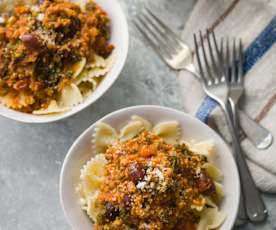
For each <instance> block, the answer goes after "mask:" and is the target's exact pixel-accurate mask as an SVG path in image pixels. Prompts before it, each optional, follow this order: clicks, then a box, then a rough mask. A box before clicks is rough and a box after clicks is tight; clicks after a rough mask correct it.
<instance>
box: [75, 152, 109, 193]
mask: <svg viewBox="0 0 276 230" xmlns="http://www.w3.org/2000/svg"><path fill="white" fill-rule="evenodd" d="M106 163H107V161H106V159H105V156H104V154H98V155H96V156H95V157H94V158H92V159H91V160H90V161H88V162H87V163H86V165H84V166H83V168H82V169H81V175H80V180H81V186H82V191H83V194H84V195H85V196H89V195H90V194H91V193H93V192H95V191H96V190H98V189H99V187H100V184H101V182H102V181H103V179H104V166H105V165H106Z"/></svg>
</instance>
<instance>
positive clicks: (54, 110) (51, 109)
mask: <svg viewBox="0 0 276 230" xmlns="http://www.w3.org/2000/svg"><path fill="white" fill-rule="evenodd" d="M68 110H70V107H60V106H58V104H57V102H56V101H55V100H52V101H51V102H50V104H49V106H48V107H47V108H46V109H40V110H35V111H33V114H35V115H47V114H53V113H62V112H66V111H68Z"/></svg>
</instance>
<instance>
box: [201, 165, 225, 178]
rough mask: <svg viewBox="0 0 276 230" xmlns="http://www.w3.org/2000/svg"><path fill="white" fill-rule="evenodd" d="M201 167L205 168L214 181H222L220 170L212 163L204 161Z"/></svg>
mask: <svg viewBox="0 0 276 230" xmlns="http://www.w3.org/2000/svg"><path fill="white" fill-rule="evenodd" d="M202 168H204V169H206V171H207V173H208V175H209V176H210V177H211V178H212V179H213V180H214V181H222V179H223V174H222V172H221V170H219V169H218V168H217V167H216V166H215V165H214V164H212V163H208V162H207V163H205V164H204V165H203V166H202Z"/></svg>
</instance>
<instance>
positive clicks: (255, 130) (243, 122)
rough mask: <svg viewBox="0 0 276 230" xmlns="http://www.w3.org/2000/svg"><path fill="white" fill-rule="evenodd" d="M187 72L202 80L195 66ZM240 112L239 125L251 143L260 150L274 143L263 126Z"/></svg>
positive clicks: (188, 67) (187, 69)
mask: <svg viewBox="0 0 276 230" xmlns="http://www.w3.org/2000/svg"><path fill="white" fill-rule="evenodd" d="M185 70H186V71H188V72H190V73H191V74H193V75H194V76H195V77H196V78H197V79H199V80H200V76H199V73H198V72H197V71H196V68H195V66H194V65H193V64H190V65H187V66H186V67H185ZM238 111H239V121H240V122H239V124H240V126H241V128H242V130H243V131H244V133H245V134H246V136H247V137H248V139H249V140H250V142H251V143H252V144H253V145H254V146H255V147H256V148H258V149H267V148H268V147H269V146H270V145H271V144H272V142H273V137H272V134H271V133H270V132H269V131H268V130H267V129H265V128H264V127H263V126H261V125H260V124H258V123H257V122H256V121H254V120H253V119H252V118H250V117H249V116H248V115H247V114H246V113H244V112H243V111H242V110H238Z"/></svg>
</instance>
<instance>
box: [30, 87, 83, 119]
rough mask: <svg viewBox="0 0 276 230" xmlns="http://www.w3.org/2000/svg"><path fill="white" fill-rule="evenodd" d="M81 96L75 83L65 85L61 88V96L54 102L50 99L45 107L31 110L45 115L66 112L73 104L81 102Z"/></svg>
mask: <svg viewBox="0 0 276 230" xmlns="http://www.w3.org/2000/svg"><path fill="white" fill-rule="evenodd" d="M82 101H83V97H82V95H81V92H80V90H79V88H78V87H77V86H76V85H75V84H73V83H72V84H71V85H67V86H65V87H64V88H63V90H62V92H61V96H60V98H59V99H58V101H57V102H56V101H55V100H52V101H51V103H50V104H49V106H48V107H47V108H46V109H40V110H35V111H33V114H36V115H46V114H52V113H60V112H66V111H68V110H70V109H71V108H72V107H73V106H75V105H78V104H80V103H82Z"/></svg>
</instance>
